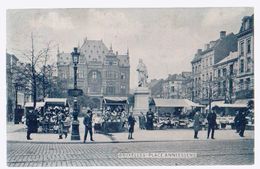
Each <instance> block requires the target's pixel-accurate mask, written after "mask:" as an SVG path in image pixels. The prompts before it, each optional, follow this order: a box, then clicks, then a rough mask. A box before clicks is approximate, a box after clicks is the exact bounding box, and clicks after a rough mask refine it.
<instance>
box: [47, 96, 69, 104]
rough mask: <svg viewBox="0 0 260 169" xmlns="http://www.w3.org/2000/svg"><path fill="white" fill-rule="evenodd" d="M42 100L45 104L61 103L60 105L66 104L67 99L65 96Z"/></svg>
mask: <svg viewBox="0 0 260 169" xmlns="http://www.w3.org/2000/svg"><path fill="white" fill-rule="evenodd" d="M44 102H45V103H46V104H47V105H54V106H57V105H61V106H66V105H67V99H66V98H45V99H44Z"/></svg>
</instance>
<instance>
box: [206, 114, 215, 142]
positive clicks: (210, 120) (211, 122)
mask: <svg viewBox="0 0 260 169" xmlns="http://www.w3.org/2000/svg"><path fill="white" fill-rule="evenodd" d="M216 119H217V115H216V113H215V110H212V111H211V112H210V113H209V114H208V116H207V120H208V136H207V138H209V135H210V132H211V139H215V138H214V131H215V127H216V125H217V122H216Z"/></svg>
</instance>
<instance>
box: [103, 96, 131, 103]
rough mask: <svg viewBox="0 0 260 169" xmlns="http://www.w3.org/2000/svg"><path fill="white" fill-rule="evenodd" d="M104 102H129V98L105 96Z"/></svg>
mask: <svg viewBox="0 0 260 169" xmlns="http://www.w3.org/2000/svg"><path fill="white" fill-rule="evenodd" d="M103 101H104V103H119V104H120V103H125V104H126V103H127V104H128V100H127V97H104V98H103Z"/></svg>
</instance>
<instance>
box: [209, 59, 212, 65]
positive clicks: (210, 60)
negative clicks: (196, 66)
mask: <svg viewBox="0 0 260 169" xmlns="http://www.w3.org/2000/svg"><path fill="white" fill-rule="evenodd" d="M209 62H210V63H209V64H210V66H211V65H212V57H210V58H209Z"/></svg>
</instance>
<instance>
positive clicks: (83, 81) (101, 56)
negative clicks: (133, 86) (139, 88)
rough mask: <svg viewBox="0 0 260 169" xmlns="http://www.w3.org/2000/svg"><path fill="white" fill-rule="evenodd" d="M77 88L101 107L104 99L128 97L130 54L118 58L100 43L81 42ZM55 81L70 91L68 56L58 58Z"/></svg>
mask: <svg viewBox="0 0 260 169" xmlns="http://www.w3.org/2000/svg"><path fill="white" fill-rule="evenodd" d="M79 52H80V56H79V64H78V71H77V73H78V81H77V82H78V88H80V89H82V90H83V92H84V94H85V95H87V96H89V97H90V98H91V99H92V100H93V102H95V107H100V105H101V101H102V98H103V97H104V96H124V97H126V96H128V94H129V88H130V83H129V82H130V63H129V52H128V50H127V52H126V54H123V55H120V54H118V52H115V53H114V51H113V49H112V45H111V46H110V49H108V48H107V47H106V46H105V44H104V43H103V41H102V40H87V39H85V40H84V43H83V45H82V46H81V47H80V48H79ZM57 57H58V58H57V71H58V77H60V78H61V79H62V80H64V83H65V84H66V88H67V89H69V88H73V80H74V79H73V78H74V72H73V63H72V57H71V54H70V53H64V52H61V53H60V52H59V51H58V55H57Z"/></svg>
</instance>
